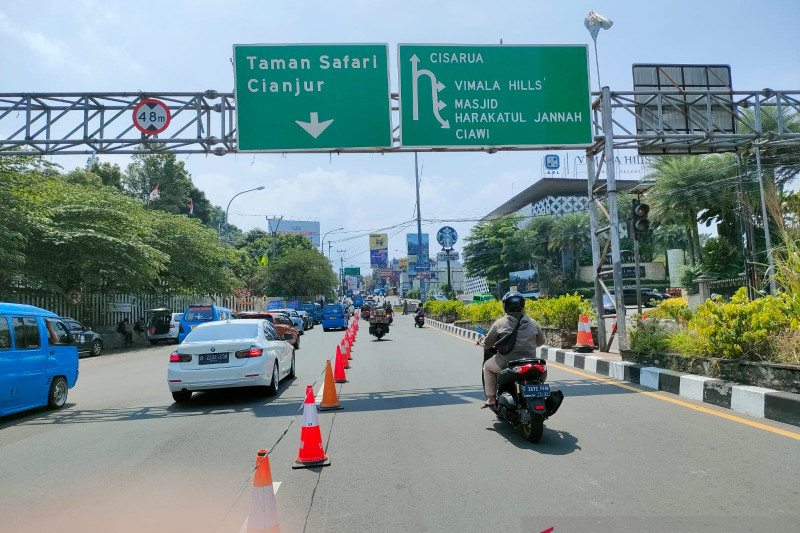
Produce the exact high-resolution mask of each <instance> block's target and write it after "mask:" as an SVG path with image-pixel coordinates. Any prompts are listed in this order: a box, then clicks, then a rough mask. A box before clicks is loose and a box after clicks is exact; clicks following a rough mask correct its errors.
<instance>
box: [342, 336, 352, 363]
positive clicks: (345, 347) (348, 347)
mask: <svg viewBox="0 0 800 533" xmlns="http://www.w3.org/2000/svg"><path fill="white" fill-rule="evenodd" d="M344 349H345V351H344V355H346V356H347V359H346V360H345V364H347V361H349V360H350V359H352V358H353V356H352V355H351V354H350V352H351V350H350V342H349V341H347V340H345V341H344Z"/></svg>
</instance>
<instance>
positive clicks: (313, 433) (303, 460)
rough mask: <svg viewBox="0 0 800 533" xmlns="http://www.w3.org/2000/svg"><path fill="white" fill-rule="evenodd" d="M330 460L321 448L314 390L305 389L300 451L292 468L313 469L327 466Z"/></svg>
mask: <svg viewBox="0 0 800 533" xmlns="http://www.w3.org/2000/svg"><path fill="white" fill-rule="evenodd" d="M330 464H331V460H330V459H329V458H328V456H327V455H325V450H324V449H323V448H322V432H321V431H320V429H319V417H317V405H316V404H315V403H314V389H312V388H311V385H308V386H307V387H306V401H305V404H304V405H303V428H302V429H301V430H300V450H299V451H298V452H297V459H295V460H294V464H292V468H314V467H317V466H329V465H330Z"/></svg>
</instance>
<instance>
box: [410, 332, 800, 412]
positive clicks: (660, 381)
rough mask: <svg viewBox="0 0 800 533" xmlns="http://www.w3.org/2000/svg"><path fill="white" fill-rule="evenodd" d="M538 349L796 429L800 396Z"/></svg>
mask: <svg viewBox="0 0 800 533" xmlns="http://www.w3.org/2000/svg"><path fill="white" fill-rule="evenodd" d="M425 323H426V324H428V325H430V326H432V327H434V328H437V329H440V330H442V331H447V332H449V333H452V334H454V335H458V336H460V337H465V338H467V339H470V340H475V341H477V340H478V337H479V335H478V333H477V332H475V331H472V330H468V329H464V328H458V327H456V326H453V325H452V324H445V323H443V322H439V321H437V320H433V319H430V318H426V319H425ZM540 350H541V357H542V359H547V360H548V361H554V362H556V363H560V364H563V365H565V366H571V367H574V368H580V369H583V370H586V371H588V372H593V373H595V374H600V375H601V376H606V377H609V378H611V379H615V380H618V381H627V382H630V383H636V384H638V385H641V386H642V387H646V388H648V389H652V390H659V391H665V392H670V393H672V394H677V395H679V396H683V397H685V398H688V399H690V400H696V401H702V402H704V403H710V404H712V405H716V406H718V407H725V408H726V409H731V410H732V411H737V412H740V413H744V414H746V415H750V416H754V417H758V418H766V419H769V420H775V421H777V422H783V423H784V424H791V425H794V426H800V394H792V393H790V392H782V391H775V390H772V389H765V388H763V387H754V386H751V385H740V384H738V383H731V382H728V381H722V380H719V379H714V378H710V377H705V376H696V375H694V374H682V373H680V372H673V371H672V370H666V369H664V368H658V367H654V366H642V365H638V364H636V363H631V362H628V361H612V360H610V359H605V358H603V357H597V356H594V355H586V354H581V353H576V352H572V351H567V350H561V349H556V348H553V347H550V346H542V347H541V348H540Z"/></svg>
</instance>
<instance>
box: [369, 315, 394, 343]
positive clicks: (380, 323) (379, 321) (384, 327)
mask: <svg viewBox="0 0 800 533" xmlns="http://www.w3.org/2000/svg"><path fill="white" fill-rule="evenodd" d="M390 318H391V317H388V316H386V310H385V309H376V310H375V312H374V313H373V314H372V316H370V318H369V334H370V335H374V336H376V337H378V340H381V339H382V338H383V336H384V335H386V334H387V333H389V323H390Z"/></svg>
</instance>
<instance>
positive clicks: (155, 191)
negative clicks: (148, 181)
mask: <svg viewBox="0 0 800 533" xmlns="http://www.w3.org/2000/svg"><path fill="white" fill-rule="evenodd" d="M156 200H158V185H156V188H155V189H153V190H152V191H151V192H150V201H151V202H155V201H156Z"/></svg>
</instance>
